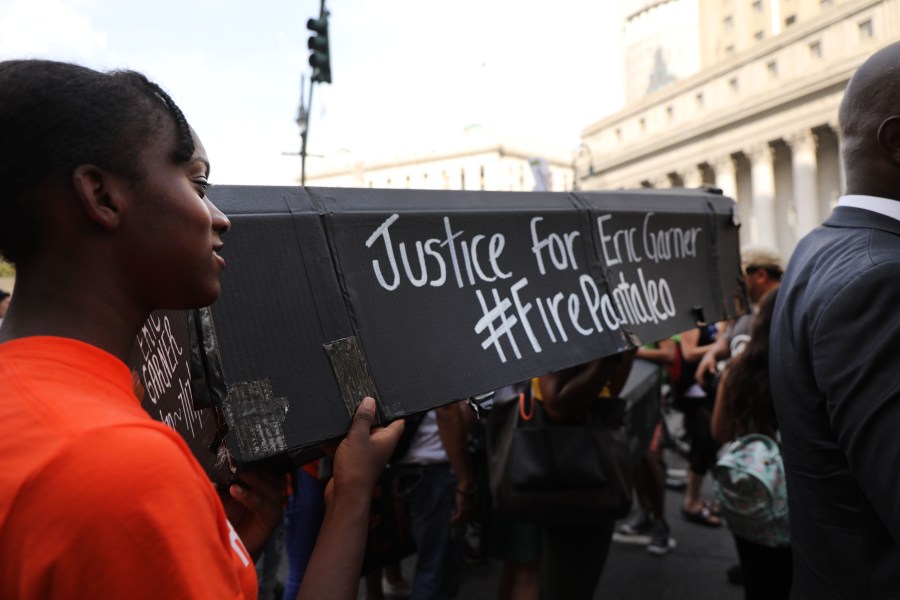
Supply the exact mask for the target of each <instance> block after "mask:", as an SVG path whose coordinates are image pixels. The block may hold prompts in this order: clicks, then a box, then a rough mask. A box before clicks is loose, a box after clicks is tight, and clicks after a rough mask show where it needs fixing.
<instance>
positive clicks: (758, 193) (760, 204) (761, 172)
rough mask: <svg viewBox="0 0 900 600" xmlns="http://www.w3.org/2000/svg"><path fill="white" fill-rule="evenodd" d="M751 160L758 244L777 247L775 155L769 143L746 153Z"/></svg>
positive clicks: (759, 145)
mask: <svg viewBox="0 0 900 600" xmlns="http://www.w3.org/2000/svg"><path fill="white" fill-rule="evenodd" d="M744 154H746V155H747V158H748V159H750V180H751V182H752V184H751V185H752V188H753V189H752V193H753V214H754V216H755V217H756V225H757V232H758V236H759V237H758V239H757V240H756V242H757V243H759V244H762V245H764V246H770V247H773V248H774V247H777V245H776V244H777V242H776V240H777V239H778V236H777V235H776V227H777V224H776V222H775V169H774V159H775V155H774V152H773V151H772V147H771V146H770V145H769V144H768V142H764V143H762V144H756V145H754V146H752V147H750V148H748V149H746V150H745V151H744Z"/></svg>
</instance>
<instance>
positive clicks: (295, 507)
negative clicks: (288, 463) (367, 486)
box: [283, 468, 325, 600]
mask: <svg viewBox="0 0 900 600" xmlns="http://www.w3.org/2000/svg"><path fill="white" fill-rule="evenodd" d="M293 475H294V476H293V482H292V483H293V486H294V489H293V490H292V491H293V493H292V494H291V495H290V496H289V497H288V504H287V507H285V510H284V524H285V530H286V532H285V533H286V535H285V549H286V550H287V556H288V573H287V581H286V582H285V585H284V596H283V598H284V599H285V600H294V598H296V597H297V592H299V591H300V584H301V583H302V582H303V576H304V575H305V574H306V565H307V563H309V559H310V556H311V555H312V551H313V546H315V545H316V538H317V537H318V536H319V528H320V527H321V525H322V519H323V518H324V515H325V500H324V498H323V494H324V488H323V487H322V484H321V482H319V480H318V479H316V478H315V477H313V476H312V475H310V474H309V473H307V472H306V471H304V470H303V469H299V468H298V469H295V470H294V474H293Z"/></svg>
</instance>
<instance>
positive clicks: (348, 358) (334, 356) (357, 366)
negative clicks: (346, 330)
mask: <svg viewBox="0 0 900 600" xmlns="http://www.w3.org/2000/svg"><path fill="white" fill-rule="evenodd" d="M323 347H324V348H325V352H326V353H327V354H328V358H329V359H331V368H332V369H333V370H334V376H335V379H337V382H338V386H339V387H340V390H341V398H342V399H343V400H344V405H345V406H346V407H347V412H348V413H349V414H350V415H351V416H353V413H355V412H356V407H357V406H359V403H360V402H362V399H363V398H365V397H366V396H371V397H372V398H375V400H376V401H377V400H378V392H377V391H376V389H375V381H374V380H373V379H372V374H371V373H369V369H368V367H367V366H366V358H365V356H363V353H362V350H361V349H360V347H359V343H358V342H357V340H356V337H355V336H350V337H346V338H343V339H340V340H335V341H333V342H329V343H327V344H323ZM379 413H381V414H380V415H379V416H380V417H381V419H382V420H391V418H392V416H391V415H389V414H384V407H382V406H380V403H379Z"/></svg>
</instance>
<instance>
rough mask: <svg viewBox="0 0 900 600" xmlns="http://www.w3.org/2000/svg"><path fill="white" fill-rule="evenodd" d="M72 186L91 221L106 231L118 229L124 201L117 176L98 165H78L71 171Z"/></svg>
mask: <svg viewBox="0 0 900 600" xmlns="http://www.w3.org/2000/svg"><path fill="white" fill-rule="evenodd" d="M72 186H73V187H74V188H75V194H76V195H77V196H78V199H79V200H80V201H81V206H82V208H83V209H84V211H85V214H86V215H87V217H88V218H89V219H90V220H91V221H94V222H95V223H97V224H98V225H100V226H101V227H103V228H104V229H106V230H108V231H113V230H115V229H118V227H119V225H120V223H121V221H122V211H123V209H124V201H123V198H122V195H121V193H120V192H121V185H120V183H119V181H118V179H117V178H115V177H114V176H113V175H112V174H111V173H109V172H108V171H105V170H104V169H101V168H100V167H97V166H94V165H80V166H78V167H75V170H74V171H73V172H72Z"/></svg>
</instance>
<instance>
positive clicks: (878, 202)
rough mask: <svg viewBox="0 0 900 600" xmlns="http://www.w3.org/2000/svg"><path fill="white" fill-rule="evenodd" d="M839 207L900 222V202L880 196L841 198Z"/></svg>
mask: <svg viewBox="0 0 900 600" xmlns="http://www.w3.org/2000/svg"><path fill="white" fill-rule="evenodd" d="M838 206H849V207H850V208H861V209H863V210H869V211H872V212H876V213H878V214H880V215H884V216H886V217H890V218H892V219H894V220H896V221H900V201H897V200H889V199H888V198H880V197H878V196H861V195H850V196H841V197H840V199H839V200H838Z"/></svg>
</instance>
